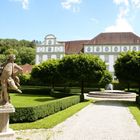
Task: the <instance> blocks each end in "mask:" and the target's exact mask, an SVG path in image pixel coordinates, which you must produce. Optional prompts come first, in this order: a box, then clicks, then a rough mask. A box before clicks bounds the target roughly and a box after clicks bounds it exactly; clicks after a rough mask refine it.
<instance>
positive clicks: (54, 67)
mask: <svg viewBox="0 0 140 140" xmlns="http://www.w3.org/2000/svg"><path fill="white" fill-rule="evenodd" d="M58 65H59V60H54V59H50V60H47V61H44V62H42V63H41V64H39V65H36V66H35V67H34V68H33V69H32V72H31V76H32V78H35V79H37V80H41V81H42V82H43V83H44V84H49V85H51V87H52V90H54V84H55V83H56V82H59V81H60V80H59V79H60V78H61V76H60V74H59V72H58Z"/></svg>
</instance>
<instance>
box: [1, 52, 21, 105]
mask: <svg viewBox="0 0 140 140" xmlns="http://www.w3.org/2000/svg"><path fill="white" fill-rule="evenodd" d="M15 59H16V57H15V55H13V54H11V55H9V57H8V59H7V62H6V63H4V64H3V70H2V74H1V77H0V80H1V105H4V106H10V105H11V103H10V97H9V94H8V91H7V88H8V87H10V88H11V89H13V90H16V91H18V92H19V93H22V91H21V90H20V89H19V88H18V87H19V86H20V84H19V78H18V76H17V74H19V73H22V68H21V67H20V66H19V65H17V64H16V63H14V60H15Z"/></svg>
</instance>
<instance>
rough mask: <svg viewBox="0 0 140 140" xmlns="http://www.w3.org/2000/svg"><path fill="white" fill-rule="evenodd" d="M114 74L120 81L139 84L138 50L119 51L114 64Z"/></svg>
mask: <svg viewBox="0 0 140 140" xmlns="http://www.w3.org/2000/svg"><path fill="white" fill-rule="evenodd" d="M114 68H115V75H116V76H117V78H118V79H119V81H120V82H126V83H128V85H129V84H130V83H131V82H133V83H137V84H138V85H140V52H135V51H133V52H125V53H121V54H120V56H119V58H118V59H117V61H116V63H115V65H114Z"/></svg>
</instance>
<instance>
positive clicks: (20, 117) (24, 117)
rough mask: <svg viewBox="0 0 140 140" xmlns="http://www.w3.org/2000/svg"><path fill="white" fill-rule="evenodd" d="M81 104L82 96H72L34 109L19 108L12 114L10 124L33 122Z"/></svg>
mask: <svg viewBox="0 0 140 140" xmlns="http://www.w3.org/2000/svg"><path fill="white" fill-rule="evenodd" d="M79 102H80V96H78V95H75V96H70V97H65V98H61V99H58V100H54V101H50V102H48V103H46V104H43V105H39V106H33V107H17V108H16V112H15V113H12V114H10V123H17V122H32V121H36V120H38V119H40V118H44V117H46V116H49V115H51V114H54V113H56V112H58V111H60V110H63V109H66V108H68V107H70V106H72V105H74V104H77V103H79Z"/></svg>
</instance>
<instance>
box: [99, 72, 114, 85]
mask: <svg viewBox="0 0 140 140" xmlns="http://www.w3.org/2000/svg"><path fill="white" fill-rule="evenodd" d="M111 82H112V75H111V73H110V72H109V71H108V70H105V71H104V74H103V76H102V79H101V81H100V83H99V84H100V85H102V86H105V85H107V84H109V83H111Z"/></svg>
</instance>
